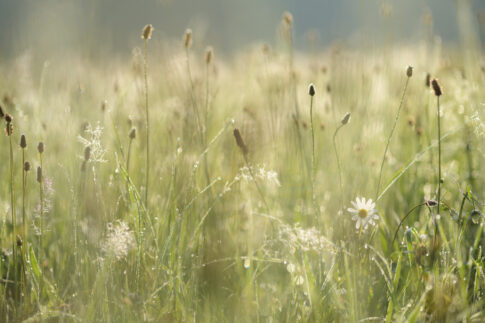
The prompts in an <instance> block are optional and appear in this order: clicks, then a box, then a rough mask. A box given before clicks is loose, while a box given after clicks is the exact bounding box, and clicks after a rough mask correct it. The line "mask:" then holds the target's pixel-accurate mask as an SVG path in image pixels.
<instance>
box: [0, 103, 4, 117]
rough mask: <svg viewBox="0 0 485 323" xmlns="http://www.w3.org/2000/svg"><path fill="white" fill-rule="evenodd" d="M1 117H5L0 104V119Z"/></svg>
mask: <svg viewBox="0 0 485 323" xmlns="http://www.w3.org/2000/svg"><path fill="white" fill-rule="evenodd" d="M3 117H5V112H3V108H2V106H1V105H0V119H3Z"/></svg>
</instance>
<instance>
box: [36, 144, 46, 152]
mask: <svg viewBox="0 0 485 323" xmlns="http://www.w3.org/2000/svg"><path fill="white" fill-rule="evenodd" d="M44 149H45V146H44V143H43V142H42V141H41V142H39V144H38V145H37V151H38V152H39V154H42V153H43V152H44Z"/></svg>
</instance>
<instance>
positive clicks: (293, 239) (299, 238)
mask: <svg viewBox="0 0 485 323" xmlns="http://www.w3.org/2000/svg"><path fill="white" fill-rule="evenodd" d="M279 239H280V240H281V241H282V242H285V244H286V246H287V247H288V248H289V249H290V253H292V254H294V253H295V252H296V251H297V250H298V251H303V252H305V251H316V252H322V251H330V252H332V253H333V252H335V247H334V245H333V244H332V243H331V242H330V241H329V240H328V239H326V238H325V237H324V236H322V235H321V234H320V232H319V231H318V230H317V229H316V228H314V227H312V228H309V229H303V228H301V227H299V226H293V227H292V226H289V225H284V224H283V225H282V226H281V230H280V232H279Z"/></svg>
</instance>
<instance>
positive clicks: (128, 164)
mask: <svg viewBox="0 0 485 323" xmlns="http://www.w3.org/2000/svg"><path fill="white" fill-rule="evenodd" d="M132 142H133V139H132V138H130V142H129V144H128V154H127V156H126V172H127V173H128V174H129V173H130V155H131V143H132Z"/></svg>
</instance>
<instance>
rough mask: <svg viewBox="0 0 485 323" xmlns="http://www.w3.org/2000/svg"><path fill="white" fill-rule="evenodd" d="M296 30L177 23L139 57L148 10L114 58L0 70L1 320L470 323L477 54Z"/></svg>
mask: <svg viewBox="0 0 485 323" xmlns="http://www.w3.org/2000/svg"><path fill="white" fill-rule="evenodd" d="M292 24H293V18H292V17H291V15H290V14H285V16H284V19H283V24H282V39H281V43H278V44H276V45H275V46H274V47H275V48H273V49H271V48H269V46H267V45H266V46H264V49H261V47H260V46H255V47H254V48H252V49H248V50H241V51H240V52H238V53H236V54H235V55H234V57H232V58H230V59H229V58H228V59H226V60H220V59H216V58H215V57H214V54H213V51H212V49H211V48H210V49H208V50H207V51H206V52H204V51H199V50H198V48H204V47H205V44H200V43H197V42H198V41H199V40H198V39H197V38H196V35H197V34H196V33H194V36H192V31H190V30H187V31H186V33H185V35H184V39H183V41H182V42H180V43H179V45H178V47H177V48H176V49H174V48H170V49H160V48H157V46H156V43H155V41H154V40H155V39H153V40H151V41H150V45H151V46H150V64H148V63H147V59H148V55H147V53H148V47H147V45H148V40H149V39H150V37H151V36H152V35H151V32H152V29H151V28H152V27H151V26H150V30H149V32H148V31H146V30H144V31H143V33H142V38H143V43H142V44H141V46H142V49H141V50H140V49H138V50H134V51H133V56H132V58H131V60H127V59H112V60H111V61H110V62H109V63H108V64H107V65H105V66H99V65H97V64H95V63H93V62H89V61H86V60H83V59H80V58H74V57H73V58H69V59H65V60H59V61H58V62H56V64H51V65H50V67H49V69H46V68H43V69H42V75H41V77H40V81H39V82H37V81H36V80H37V76H36V73H35V70H36V66H35V63H33V61H32V60H30V59H29V57H28V56H24V57H18V58H16V59H13V60H12V61H10V62H8V63H2V64H0V75H2V77H1V78H0V94H1V95H2V96H3V97H4V99H3V102H2V103H1V105H2V108H1V109H0V111H1V113H0V116H1V118H2V125H4V126H5V127H6V128H5V129H6V133H7V135H8V136H3V135H2V136H1V137H0V160H2V161H5V162H2V163H0V174H1V175H0V215H1V219H2V221H1V226H0V237H1V247H2V255H1V257H0V268H1V270H2V277H1V281H0V282H1V284H0V295H1V300H2V301H1V303H0V317H1V321H4V322H17V321H23V320H25V321H27V322H79V321H80V322H142V321H149V322H174V321H194V322H226V321H229V322H233V321H234V322H267V321H278V322H296V321H313V322H357V321H361V322H384V321H385V322H391V321H392V322H423V321H440V322H441V321H450V322H455V321H467V322H469V321H482V320H485V313H484V311H483V308H484V303H483V296H482V295H483V292H484V290H485V277H484V274H483V272H484V265H485V264H484V257H483V255H482V249H483V245H484V242H485V241H484V238H483V234H482V233H483V220H484V219H483V201H484V199H485V196H484V193H483V189H484V181H483V179H484V178H483V167H482V166H481V165H482V164H483V161H484V156H485V155H484V153H485V150H484V148H485V147H484V144H483V137H484V134H485V131H484V129H485V124H484V123H483V122H482V121H481V120H483V118H484V111H483V103H484V102H485V99H484V94H483V93H484V88H483V84H484V81H485V75H484V74H483V73H469V74H468V73H466V72H465V71H473V69H474V68H475V67H476V66H478V65H477V64H478V60H475V61H474V60H470V59H469V58H467V57H466V56H465V55H463V53H462V51H460V50H457V49H455V50H451V49H446V50H445V49H442V48H441V47H440V46H441V45H440V44H438V43H436V44H433V45H432V46H434V47H436V48H432V50H428V49H429V45H428V46H424V45H422V44H416V45H414V46H402V47H393V48H383V50H382V51H380V52H379V53H376V52H368V51H365V50H360V51H356V50H350V49H345V48H340V47H334V48H331V49H329V50H327V51H323V52H321V53H319V54H318V55H317V57H318V59H317V60H316V59H315V55H308V54H307V53H304V52H303V53H301V52H294V49H293V35H292ZM145 28H147V27H145ZM155 35H156V34H154V35H153V37H154V38H155ZM192 43H194V45H197V46H194V48H191V45H192ZM152 44H153V45H152ZM189 49H191V50H189ZM428 62H433V64H431V65H430V64H428ZM409 65H412V66H413V67H414V68H413V69H412V70H411V71H410V70H409V68H407V66H409ZM406 68H407V69H406ZM66 70H69V71H70V72H69V73H68V74H66V73H65V71H66ZM428 73H430V74H428ZM411 75H412V78H411ZM434 77H439V79H440V83H441V85H442V86H443V93H441V94H440V95H437V97H438V101H437V107H438V111H436V110H435V106H434V105H433V104H432V102H434V99H436V98H435V94H436V89H435V88H434V85H433V88H432V87H431V84H430V82H431V78H434ZM426 80H427V81H426ZM209 81H210V85H209ZM404 82H405V83H404ZM433 82H434V81H433ZM37 83H39V85H38V84H37ZM308 84H312V85H311V87H310V88H308ZM403 84H405V85H404V89H403ZM432 89H434V93H433V92H432V91H431V90H432ZM440 89H441V88H440ZM308 94H310V100H309V98H308V96H307V95H308ZM314 95H315V97H314ZM148 98H150V101H149V102H150V105H148ZM300 98H301V99H300ZM101 102H103V103H102V105H101V106H102V108H101V109H100V108H99V107H100V103H101ZM104 102H106V103H104ZM302 106H303V107H309V109H299V107H302ZM396 107H397V108H398V110H397V111H396ZM199 108H200V110H201V111H199ZM39 111H43V113H39ZM6 113H8V114H9V115H8V118H10V119H8V120H7V119H6V117H7V115H6ZM10 115H11V116H13V119H12V117H10ZM350 115H352V120H351V122H349V121H350ZM400 115H404V117H402V118H399V116H400ZM340 117H343V119H339V118H340ZM201 118H203V119H201ZM440 120H442V121H443V122H442V123H439V121H440ZM309 124H310V126H308V125H309ZM344 126H345V129H342V127H344ZM22 133H24V134H25V137H24V138H28V139H29V142H39V141H42V143H41V144H39V145H38V147H37V150H36V151H35V149H30V150H29V149H25V148H26V143H25V145H24V146H23V147H22V145H23V144H22V142H21V148H19V149H15V147H14V146H13V144H12V142H20V138H21V137H20V134H22ZM337 134H338V136H337ZM436 134H438V136H436ZM137 138H142V139H146V140H137ZM149 138H150V141H149V140H148V139H149ZM391 138H392V141H391ZM44 143H45V145H44ZM383 153H384V155H383ZM438 155H439V156H438ZM26 160H28V161H29V163H30V164H29V165H32V166H31V167H32V168H35V169H37V176H36V177H35V176H28V173H26V172H25V170H26V168H24V167H25V161H26ZM20 165H22V167H23V168H22V169H21V168H20V167H21V166H20ZM28 168H29V169H30V166H29V167H28ZM149 170H150V171H149ZM209 174H210V176H209ZM35 181H36V182H37V184H36V182H35ZM148 184H150V195H148ZM376 192H377V194H376ZM21 193H22V194H21ZM369 197H372V198H373V199H374V200H371V199H369ZM18 205H21V206H22V223H17V217H16V207H17V206H18ZM24 223H25V224H26V227H23V224H24ZM19 228H22V230H19ZM20 232H23V234H22V235H19V237H20V238H21V239H20V240H19V239H17V234H19V233H20Z"/></svg>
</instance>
